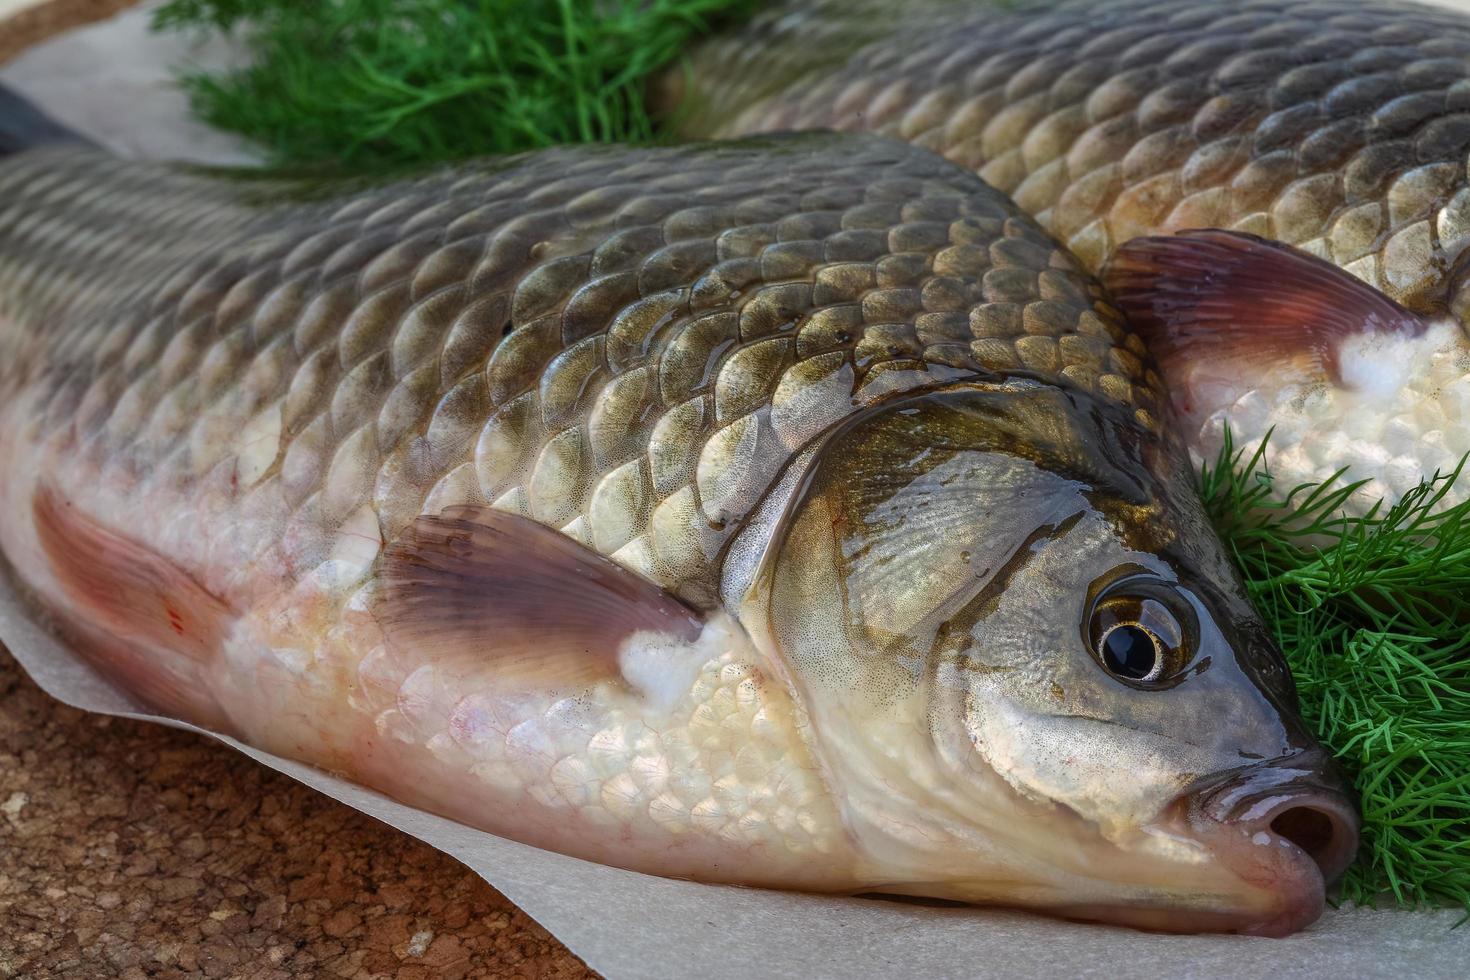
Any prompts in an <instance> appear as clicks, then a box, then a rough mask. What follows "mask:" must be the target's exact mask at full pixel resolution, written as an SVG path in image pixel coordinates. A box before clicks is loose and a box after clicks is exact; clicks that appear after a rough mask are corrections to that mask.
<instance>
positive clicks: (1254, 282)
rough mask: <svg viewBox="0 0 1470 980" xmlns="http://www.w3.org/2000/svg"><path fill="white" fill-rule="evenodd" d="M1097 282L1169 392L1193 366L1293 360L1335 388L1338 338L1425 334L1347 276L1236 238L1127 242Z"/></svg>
mask: <svg viewBox="0 0 1470 980" xmlns="http://www.w3.org/2000/svg"><path fill="white" fill-rule="evenodd" d="M1103 277H1104V281H1105V283H1106V285H1107V287H1108V291H1109V292H1110V293H1111V294H1112V297H1113V300H1114V301H1115V302H1116V303H1117V304H1118V306H1119V307H1120V308H1121V309H1122V311H1123V313H1124V314H1125V315H1126V316H1127V317H1128V321H1129V323H1130V324H1131V325H1132V326H1133V327H1134V329H1136V330H1137V331H1138V332H1139V333H1140V334H1141V335H1142V336H1143V339H1144V341H1145V342H1146V343H1147V344H1148V347H1149V351H1150V352H1151V353H1152V354H1153V356H1154V358H1155V359H1156V360H1157V361H1158V362H1159V366H1160V367H1161V368H1162V370H1163V372H1164V377H1165V380H1166V381H1167V382H1168V383H1169V385H1170V386H1171V387H1174V388H1176V390H1177V387H1178V386H1179V385H1180V383H1181V379H1186V378H1188V377H1189V373H1190V369H1191V367H1193V366H1196V365H1200V364H1205V363H1215V364H1219V363H1220V362H1231V363H1237V364H1242V365H1248V366H1250V367H1251V368H1252V369H1259V368H1260V367H1261V366H1275V365H1280V364H1283V363H1297V364H1300V365H1302V366H1304V367H1305V368H1306V369H1307V370H1311V371H1314V372H1317V373H1321V374H1324V375H1325V376H1326V377H1327V378H1329V379H1331V380H1332V381H1334V382H1336V383H1338V384H1341V383H1342V380H1343V379H1342V374H1341V372H1340V370H1339V365H1338V356H1337V355H1338V349H1339V346H1340V345H1341V343H1342V341H1343V340H1345V339H1347V338H1349V337H1353V336H1359V335H1364V334H1374V333H1403V334H1407V335H1409V336H1416V335H1418V334H1420V333H1422V332H1423V331H1424V329H1425V323H1424V321H1423V320H1422V319H1420V318H1419V317H1418V316H1417V315H1416V314H1414V313H1411V312H1410V311H1409V310H1406V309H1404V308H1403V307H1402V306H1400V305H1399V304H1397V303H1395V302H1394V301H1393V300H1391V299H1389V298H1388V297H1387V296H1385V295H1383V294H1382V293H1380V292H1379V291H1378V290H1376V289H1374V288H1373V287H1371V286H1369V285H1368V284H1367V283H1364V282H1363V281H1362V280H1360V279H1358V278H1357V277H1355V276H1353V275H1352V274H1351V273H1347V272H1344V271H1343V270H1342V269H1339V268H1338V267H1337V266H1335V265H1332V264H1331V263H1330V262H1324V261H1323V260H1321V259H1319V258H1317V257H1315V256H1312V255H1308V254H1307V253H1306V252H1303V251H1301V250H1300V249H1296V248H1292V247H1291V246H1289V245H1282V244H1280V243H1278V242H1271V241H1267V240H1266V239H1264V238H1258V237H1256V236H1255V235H1247V234H1244V233H1241V232H1233V231H1217V230H1213V229H1207V230H1202V231H1186V232H1181V233H1179V234H1178V235H1174V236H1172V237H1170V236H1158V237H1149V238H1135V239H1133V240H1132V241H1130V242H1128V243H1126V244H1125V245H1123V246H1122V247H1121V248H1120V249H1118V251H1117V253H1116V254H1114V256H1113V258H1112V259H1111V260H1110V261H1109V262H1108V265H1107V268H1106V269H1105V270H1104V272H1103ZM1180 407H1184V406H1180Z"/></svg>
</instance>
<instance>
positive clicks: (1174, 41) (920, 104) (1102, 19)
mask: <svg viewBox="0 0 1470 980" xmlns="http://www.w3.org/2000/svg"><path fill="white" fill-rule="evenodd" d="M691 66H692V67H691V73H692V78H691V80H690V82H689V83H688V84H689V86H690V89H689V92H688V97H689V103H688V105H689V107H690V112H689V114H688V115H687V116H686V117H681V118H682V126H683V129H684V131H685V132H686V133H687V134H688V135H691V136H733V135H739V134H744V133H759V132H769V131H777V130H787V129H810V128H835V129H842V130H870V131H873V132H878V133H883V134H885V135H889V136H894V137H897V138H901V139H905V140H909V141H911V142H914V143H916V144H918V145H920V146H924V147H926V148H928V149H931V150H934V151H935V152H938V153H941V154H943V155H945V156H946V157H948V158H949V159H951V160H954V161H955V162H956V163H959V164H961V165H962V166H965V167H969V168H971V169H974V170H975V171H976V172H977V173H979V174H980V176H981V177H983V178H985V180H986V181H987V182H989V183H991V184H992V185H994V186H995V187H997V188H998V189H1000V190H1002V191H1004V192H1006V193H1007V194H1010V195H1011V196H1013V197H1014V198H1015V200H1016V202H1017V203H1018V204H1019V205H1020V206H1021V208H1022V209H1023V210H1024V211H1026V212H1027V213H1030V214H1032V215H1035V216H1036V218H1037V220H1038V221H1039V222H1040V223H1041V224H1042V226H1043V227H1045V228H1046V229H1047V230H1048V231H1050V232H1052V233H1053V234H1055V235H1056V236H1058V237H1059V238H1060V239H1061V240H1062V241H1063V242H1065V243H1066V244H1067V245H1068V246H1069V247H1070V248H1071V250H1072V251H1073V252H1074V253H1075V254H1076V255H1077V256H1078V258H1080V259H1081V260H1082V262H1083V264H1084V265H1085V266H1087V267H1088V268H1090V269H1092V270H1094V271H1096V270H1098V269H1100V268H1101V266H1102V264H1103V262H1104V261H1105V260H1106V259H1107V257H1108V256H1109V255H1110V254H1111V253H1112V252H1113V250H1114V249H1115V248H1116V247H1117V246H1118V245H1120V244H1122V243H1123V242H1125V241H1127V240H1128V239H1130V238H1133V237H1135V236H1137V235H1142V234H1149V233H1155V232H1159V231H1169V230H1174V229H1182V228H1196V227H1219V228H1235V229H1240V230H1243V231H1248V232H1252V233H1255V234H1259V235H1262V236H1265V237H1267V238H1271V239H1275V240H1278V241H1283V242H1287V243H1289V244H1292V245H1296V246H1297V247H1299V248H1302V249H1304V250H1306V251H1308V252H1310V253H1312V254H1314V255H1317V256H1320V257H1322V258H1325V259H1328V260H1329V261H1331V262H1333V263H1335V264H1337V265H1339V266H1342V267H1343V268H1345V269H1347V270H1348V271H1349V272H1351V273H1353V274H1354V275H1356V276H1358V277H1359V278H1361V279H1363V280H1364V281H1365V282H1368V283H1370V284H1372V285H1374V286H1376V287H1378V288H1379V289H1381V290H1383V291H1384V292H1385V293H1387V294H1388V295H1390V296H1392V297H1394V298H1395V299H1397V300H1399V301H1401V302H1403V303H1405V304H1406V305H1408V306H1410V307H1411V308H1414V309H1419V310H1427V311H1435V310H1444V309H1446V304H1447V302H1449V301H1450V299H1451V297H1450V296H1447V295H1446V294H1445V291H1444V290H1445V288H1446V281H1445V274H1446V271H1447V270H1448V269H1449V268H1450V267H1451V266H1452V265H1453V263H1454V262H1455V260H1456V259H1457V258H1458V257H1459V255H1460V254H1461V253H1462V252H1463V251H1464V249H1465V246H1466V245H1467V244H1470V188H1467V187H1466V186H1465V179H1464V175H1465V163H1466V157H1467V152H1470V23H1467V21H1466V19H1465V18H1464V17H1463V15H1460V14H1457V13H1455V12H1450V11H1444V10H1439V9H1433V8H1428V7H1422V6H1418V5H1414V4H1381V3H1375V4H1360V3H1350V2H1344V0H1307V2H1301V0H1245V2H1242V3H1231V4H1217V3H1201V2H1195V0H1109V2H1105V3H1094V2H1086V3H1081V2H1064V3H1059V4H1055V5H1052V6H1048V7H1046V8H1042V9H1029V10H1028V9H1021V10H1006V9H997V8H996V7H994V6H992V5H989V4H986V3H981V2H977V3H970V4H966V3H955V2H948V0H938V2H924V3H920V4H905V5H904V6H903V9H902V13H901V15H900V14H899V12H898V10H897V9H896V8H893V7H892V5H889V4H876V3H865V2H858V3H850V2H845V0H786V2H783V3H778V4H776V5H774V6H773V7H771V8H770V9H769V10H766V11H763V12H762V13H761V14H759V15H758V16H757V17H756V18H755V19H754V20H753V21H752V22H751V23H750V24H749V25H748V26H745V27H742V28H740V29H738V30H734V31H731V32H728V33H725V34H722V35H719V36H716V37H714V38H712V39H710V40H708V41H705V42H703V43H702V44H701V45H700V47H699V48H698V49H697V50H696V51H695V52H694V54H693V55H692V56H691ZM683 85H684V83H683V81H682V79H680V80H677V81H671V82H670V89H671V91H674V90H679V89H682V87H683ZM1458 283H1459V280H1458V279H1456V280H1455V281H1454V282H1452V283H1449V285H1450V286H1451V287H1452V288H1457V287H1458ZM1463 302H1464V300H1463V299H1460V300H1456V301H1455V304H1454V305H1453V309H1454V310H1455V311H1456V312H1459V309H1460V307H1459V304H1460V303H1463Z"/></svg>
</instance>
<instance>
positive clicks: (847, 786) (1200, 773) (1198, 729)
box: [741, 380, 1357, 934]
mask: <svg viewBox="0 0 1470 980" xmlns="http://www.w3.org/2000/svg"><path fill="white" fill-rule="evenodd" d="M768 542H769V543H768V544H767V546H766V551H765V553H764V556H763V558H762V562H761V566H760V569H759V571H758V573H757V574H756V575H754V576H753V578H752V582H753V584H752V585H751V587H750V588H749V589H748V591H747V592H746V596H745V601H744V604H743V607H742V613H741V614H742V619H743V621H744V622H745V624H746V626H747V629H749V630H750V631H751V635H752V637H753V639H754V640H755V642H757V643H758V644H763V645H766V646H768V648H769V650H770V654H771V656H772V658H773V660H774V661H776V662H777V663H778V664H780V665H781V669H783V670H784V671H785V672H786V673H787V675H788V676H787V679H788V681H789V683H790V684H791V686H792V688H793V690H794V691H795V692H796V695H797V697H798V699H799V701H800V703H801V704H802V706H803V708H804V710H805V711H806V713H807V716H808V720H809V724H810V730H811V738H812V740H813V742H814V744H815V747H816V751H817V754H818V757H819V758H820V759H821V762H822V765H823V766H824V769H825V775H826V778H827V779H828V780H829V781H830V783H831V786H832V791H833V795H834V797H835V798H837V799H838V800H839V801H840V802H841V805H842V806H843V807H844V819H845V821H846V823H847V827H848V829H849V833H850V834H851V836H852V838H853V840H854V842H855V844H856V849H857V851H858V853H860V854H861V855H863V857H862V860H863V862H864V863H865V866H864V867H863V868H862V869H861V872H860V877H861V879H862V880H863V882H864V887H865V888H867V889H868V890H871V891H877V892H888V893H904V894H917V895H925V896H930V897H941V898H949V899H957V900H962V901H968V902H981V903H1000V904H1009V905H1016V904H1020V905H1027V906H1031V907H1036V908H1041V909H1045V910H1048V911H1052V912H1057V913H1061V914H1063V915H1069V916H1074V917H1078V918H1086V919H1098V920H1104V921H1112V922H1119V923H1125V924H1132V925H1136V926H1141V927H1146V928H1158V929H1166V930H1180V931H1198V930H1222V931H1243V932H1252V933H1263V934H1285V933H1288V932H1291V931H1294V930H1296V929H1298V928H1301V927H1302V926H1304V925H1306V924H1308V923H1310V922H1311V921H1313V920H1314V919H1315V918H1316V917H1317V916H1318V915H1319V914H1320V912H1321V908H1322V902H1323V889H1324V883H1325V882H1326V881H1329V880H1330V879H1331V878H1333V877H1334V876H1336V875H1337V874H1339V873H1341V871H1342V870H1343V869H1344V868H1345V867H1346V865H1347V863H1348V862H1349V861H1350V860H1351V858H1352V856H1353V853H1354V851H1355V849H1356V842H1357V818H1356V816H1355V813H1354V808H1353V806H1352V805H1351V803H1350V802H1349V800H1348V798H1347V796H1346V794H1345V793H1344V792H1343V789H1342V787H1341V784H1340V782H1339V780H1338V777H1337V775H1336V774H1335V772H1334V771H1333V767H1332V763H1331V760H1330V758H1329V756H1328V755H1327V753H1326V752H1325V751H1324V750H1323V749H1322V748H1321V746H1320V745H1318V744H1317V743H1316V742H1315V741H1314V740H1313V739H1312V737H1311V736H1310V735H1309V734H1308V733H1307V732H1306V730H1305V729H1304V727H1303V726H1302V723H1301V721H1300V719H1299V717H1298V714H1297V708H1296V699H1295V692H1294V689H1293V686H1292V681H1291V677H1290V675H1289V673H1288V671H1287V669H1286V666H1285V663H1284V661H1283V659H1282V657H1281V655H1280V653H1279V651H1278V650H1277V649H1276V648H1275V646H1274V645H1273V643H1272V641H1271V639H1270V637H1269V634H1268V631H1267V629H1266V627H1265V626H1264V624H1263V623H1262V622H1261V621H1260V619H1259V618H1258V616H1257V615H1256V613H1255V612H1254V611H1253V609H1252V608H1251V606H1250V603H1249V601H1248V600H1247V599H1246V597H1245V593H1244V590H1243V586H1242V584H1241V582H1240V580H1239V578H1238V576H1237V574H1236V573H1235V571H1234V570H1233V567H1232V565H1231V564H1230V562H1229V560H1228V558H1227V555H1226V554H1225V551H1224V549H1223V547H1222V545H1221V544H1220V542H1219V540H1218V538H1217V537H1216V536H1215V534H1214V532H1213V531H1212V530H1211V528H1210V525H1209V522H1208V519H1207V517H1206V515H1205V513H1204V511H1203V509H1202V507H1201V505H1200V503H1199V500H1198V498H1197V495H1196V493H1195V490H1194V486H1193V482H1192V479H1191V474H1190V470H1189V469H1188V464H1187V463H1186V462H1185V458H1184V455H1183V453H1182V451H1180V450H1179V449H1178V448H1177V447H1175V446H1174V445H1172V443H1171V442H1170V440H1169V439H1168V438H1167V437H1165V436H1164V435H1162V434H1160V433H1158V432H1157V431H1155V430H1154V429H1151V428H1150V427H1148V426H1147V425H1146V424H1145V422H1144V421H1140V419H1139V418H1137V417H1135V415H1134V413H1132V412H1131V411H1130V410H1129V409H1127V408H1126V407H1123V406H1120V405H1118V404H1117V403H1113V402H1106V401H1102V400H1100V399H1098V398H1096V397H1094V396H1092V395H1089V394H1086V393H1083V392H1080V391H1077V390H1073V389H1070V388H1066V387H1058V386H1054V385H1050V384H1044V383H1038V382H1035V381H1024V380H1023V381H1016V380H1012V381H1004V382H998V383H995V384H981V383H975V384H965V385H961V386H958V387H952V388H948V389H945V390H939V391H931V392H928V393H923V394H916V395H910V396H905V397H902V398H899V399H896V400H894V401H891V402H888V403H885V404H883V405H880V406H877V407H875V408H872V409H869V410H868V411H866V412H865V413H862V414H861V415H859V416H858V417H857V418H855V419H854V420H853V421H852V422H850V423H848V424H847V425H845V426H844V427H842V428H841V429H840V430H838V431H836V432H834V433H832V434H831V435H829V437H828V438H827V439H826V440H825V441H824V442H823V443H822V444H821V445H820V446H819V447H817V448H815V449H814V450H812V451H811V453H810V462H809V464H808V465H807V466H806V467H805V469H804V471H803V474H802V476H801V477H800V479H799V480H797V481H794V482H793V483H792V485H791V487H790V489H789V492H788V493H787V494H786V497H785V499H784V501H782V502H781V517H780V519H779V521H777V522H775V527H774V530H773V531H772V532H771V533H770V535H769V537H768Z"/></svg>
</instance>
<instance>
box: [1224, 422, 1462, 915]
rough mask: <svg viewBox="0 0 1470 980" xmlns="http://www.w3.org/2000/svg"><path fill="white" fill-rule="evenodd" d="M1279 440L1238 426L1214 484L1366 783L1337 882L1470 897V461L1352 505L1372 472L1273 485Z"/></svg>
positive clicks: (1340, 749) (1319, 708)
mask: <svg viewBox="0 0 1470 980" xmlns="http://www.w3.org/2000/svg"><path fill="white" fill-rule="evenodd" d="M1264 448H1265V447H1264V445H1263V446H1262V448H1261V449H1260V450H1258V451H1257V452H1256V453H1254V454H1253V455H1251V456H1250V457H1249V458H1246V457H1245V455H1244V453H1243V452H1239V451H1236V449H1235V448H1234V446H1233V444H1232V442H1231V440H1230V437H1229V434H1228V433H1227V434H1226V440H1225V445H1224V448H1223V449H1222V450H1221V452H1220V455H1219V458H1218V459H1217V460H1216V461H1215V463H1214V464H1213V465H1212V466H1206V467H1205V468H1203V470H1202V472H1201V480H1200V483H1201V490H1202V492H1203V494H1204V498H1205V501H1206V503H1207V506H1208V508H1209V510H1210V513H1211V516H1212V518H1213V519H1214V520H1215V523H1216V526H1217V527H1218V529H1219V531H1220V533H1221V536H1222V537H1223V538H1224V540H1225V542H1226V545H1227V546H1228V547H1229V548H1230V549H1231V550H1232V551H1233V553H1234V556H1235V559H1236V561H1237V562H1238V563H1239V565H1240V568H1241V571H1242V573H1243V575H1244V578H1245V583H1246V588H1247V590H1248V591H1249V593H1250V596H1251V598H1252V599H1253V600H1254V602H1255V604H1256V607H1257V608H1258V609H1259V610H1260V611H1261V613H1262V615H1263V616H1265V618H1266V621H1267V623H1268V624H1269V625H1270V627H1271V628H1272V630H1273V631H1274V632H1275V634H1276V638H1277V640H1278V641H1279V642H1280V644H1281V647H1282V650H1283V651H1284V652H1285V654H1286V659H1287V661H1288V662H1289V663H1290V665H1291V669H1292V673H1293V674H1294V675H1295V677H1296V682H1297V688H1298V690H1299V692H1300V695H1301V704H1302V712H1303V714H1304V715H1305V718H1306V721H1307V723H1308V724H1309V725H1310V726H1312V727H1313V728H1314V729H1315V730H1316V731H1317V732H1318V734H1319V735H1320V736H1321V738H1322V741H1323V742H1324V743H1325V744H1326V745H1327V746H1328V747H1329V748H1330V749H1331V750H1332V751H1333V752H1334V753H1335V754H1336V756H1337V758H1338V760H1339V761H1340V763H1341V764H1342V767H1343V770H1344V772H1345V774H1346V775H1347V777H1348V778H1349V779H1350V780H1351V782H1352V784H1353V786H1354V787H1355V788H1356V790H1357V793H1358V796H1359V799H1360V803H1361V807H1362V814H1363V843H1362V849H1361V851H1360V852H1359V856H1358V861H1357V863H1356V864H1354V866H1353V867H1352V868H1351V869H1350V870H1349V871H1348V873H1347V875H1346V876H1345V878H1344V880H1343V881H1342V883H1341V885H1340V886H1339V888H1338V897H1340V898H1342V899H1346V900H1351V901H1353V902H1356V903H1359V904H1368V903H1371V902H1374V901H1379V900H1383V899H1389V900H1391V901H1392V902H1394V903H1396V904H1399V905H1404V906H1410V907H1413V906H1424V905H1438V904H1453V905H1462V906H1464V907H1465V908H1466V909H1467V911H1470V501H1467V502H1464V503H1461V504H1458V505H1455V506H1452V507H1445V506H1444V497H1445V494H1446V493H1447V492H1448V490H1449V489H1450V487H1451V485H1453V484H1454V482H1455V481H1456V480H1457V479H1459V478H1460V476H1461V472H1462V470H1463V469H1464V467H1465V462H1464V461H1463V460H1462V461H1461V463H1460V466H1459V467H1457V468H1456V469H1455V470H1454V471H1453V472H1451V473H1446V474H1435V475H1434V477H1433V478H1432V479H1430V480H1428V481H1426V482H1425V483H1423V484H1421V485H1420V486H1419V487H1418V488H1416V489H1414V490H1412V491H1410V492H1409V493H1408V494H1406V495H1405V496H1404V498H1403V499H1402V500H1401V501H1399V503H1397V504H1395V505H1394V506H1392V507H1384V506H1382V505H1381V504H1380V505H1379V506H1377V507H1374V508H1372V509H1371V510H1370V511H1369V512H1368V513H1367V514H1365V515H1364V516H1362V517H1346V516H1343V515H1342V512H1341V505H1342V504H1343V502H1344V501H1346V500H1347V498H1348V497H1349V496H1351V495H1352V494H1353V493H1355V492H1356V491H1357V490H1359V489H1360V488H1361V486H1362V484H1361V483H1348V482H1345V481H1344V480H1343V478H1342V476H1343V475H1342V474H1341V473H1339V474H1337V475H1336V476H1335V477H1334V478H1333V479H1331V480H1328V481H1327V482H1326V483H1323V484H1320V485H1306V486H1301V487H1297V488H1296V489H1294V490H1293V491H1292V492H1291V493H1290V494H1289V495H1288V496H1287V497H1286V499H1285V500H1276V499H1273V498H1272V482H1271V476H1270V474H1269V473H1268V472H1267V470H1266V467H1265V465H1264Z"/></svg>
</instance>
